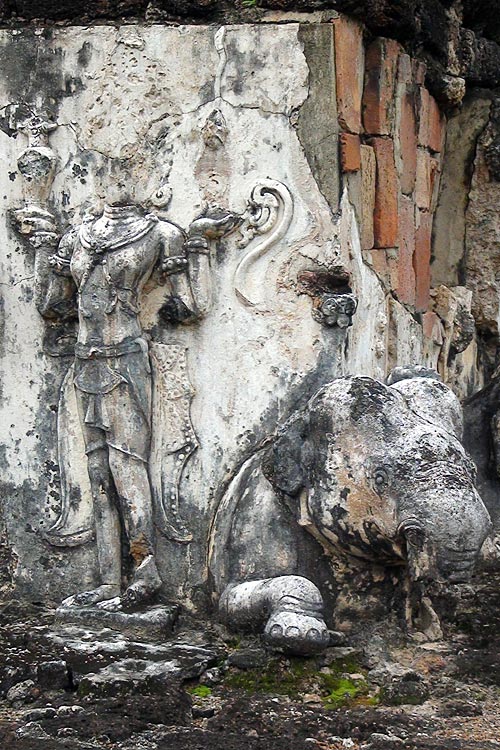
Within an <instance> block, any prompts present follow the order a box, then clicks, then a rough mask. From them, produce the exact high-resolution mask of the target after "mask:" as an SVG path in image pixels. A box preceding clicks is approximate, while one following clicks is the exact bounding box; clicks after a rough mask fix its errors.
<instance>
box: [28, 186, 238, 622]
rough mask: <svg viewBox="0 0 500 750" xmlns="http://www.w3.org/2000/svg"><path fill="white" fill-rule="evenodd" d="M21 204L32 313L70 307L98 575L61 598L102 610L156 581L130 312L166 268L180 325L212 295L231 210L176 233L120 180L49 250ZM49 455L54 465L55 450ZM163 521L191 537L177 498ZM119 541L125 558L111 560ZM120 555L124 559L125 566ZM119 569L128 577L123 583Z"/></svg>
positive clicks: (144, 351)
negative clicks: (31, 251)
mask: <svg viewBox="0 0 500 750" xmlns="http://www.w3.org/2000/svg"><path fill="white" fill-rule="evenodd" d="M19 213H20V214H22V215H21V216H20V217H19V218H20V219H21V220H22V222H24V228H25V229H24V231H25V233H26V234H29V235H30V236H31V240H32V244H35V246H38V251H37V255H38V259H37V260H38V262H37V289H36V299H37V306H38V309H39V311H40V313H41V314H42V315H43V316H44V318H46V319H47V320H48V321H51V320H54V319H55V320H57V319H61V318H64V317H66V318H68V317H69V316H71V314H72V309H73V310H74V302H75V298H76V307H77V312H78V338H77V343H76V347H75V361H74V366H73V370H72V377H73V385H74V389H75V395H76V403H77V407H78V416H79V421H80V425H81V430H82V432H83V438H84V444H85V452H86V454H87V463H88V475H89V479H90V487H91V493H92V502H93V508H94V526H95V535H96V541H97V550H98V559H99V570H100V579H101V580H100V585H99V586H98V587H97V588H95V589H93V590H91V591H84V592H81V593H77V594H75V595H73V596H71V597H69V598H67V599H66V600H65V601H64V602H63V605H64V606H77V607H81V606H89V605H94V604H97V603H99V602H106V603H107V604H104V605H103V606H105V607H108V608H111V609H112V608H122V607H123V608H127V607H130V606H133V605H137V604H141V603H143V602H147V601H149V600H150V599H151V598H152V597H153V596H154V594H155V593H156V592H157V591H158V589H159V588H160V586H161V579H160V575H159V573H158V568H157V565H156V560H155V538H154V537H155V532H154V528H155V519H154V503H153V497H152V487H151V478H150V475H149V469H148V461H149V457H150V450H151V439H152V434H151V411H152V371H151V360H150V353H149V342H148V338H147V336H146V335H145V333H144V331H143V330H142V327H141V322H140V319H139V312H140V296H141V292H142V290H143V287H144V285H145V284H146V282H148V280H149V279H150V278H151V277H152V275H153V274H155V275H156V276H157V278H158V280H159V281H160V283H167V279H166V277H168V286H169V292H168V295H167V300H168V303H167V304H166V305H165V308H166V312H165V315H166V316H167V317H168V319H169V320H170V321H172V322H190V321H192V320H195V319H196V318H198V317H200V316H202V315H203V314H204V313H205V312H206V310H207V308H208V305H209V300H210V249H209V242H208V239H207V237H212V238H213V237H215V236H220V235H221V234H222V233H224V231H225V230H226V229H227V228H228V227H229V226H230V225H231V223H232V220H233V218H232V216H231V215H229V216H227V217H225V218H223V219H202V220H198V222H194V223H193V225H192V227H191V230H190V232H189V238H188V239H186V236H185V235H184V233H183V232H182V231H181V230H180V229H179V228H178V227H177V226H175V225H174V224H172V223H170V222H167V221H161V220H159V219H158V218H157V217H156V216H155V215H153V214H147V213H145V212H144V211H143V210H142V209H141V208H140V207H139V206H137V205H134V204H133V203H131V202H130V200H129V201H128V202H127V195H126V193H124V188H123V187H121V186H118V187H117V188H113V190H112V191H111V190H110V191H108V195H107V199H106V204H105V206H104V211H103V213H102V215H101V216H99V217H97V218H96V217H95V216H93V217H90V218H89V219H88V220H86V221H84V222H83V223H82V224H81V226H79V227H76V228H73V229H71V230H70V231H68V232H67V233H66V234H65V235H64V236H63V237H62V239H61V240H60V242H59V243H58V245H57V248H56V250H55V252H54V251H53V250H52V252H50V251H49V252H47V245H48V246H50V242H47V239H48V236H47V232H46V231H45V230H46V229H47V227H46V226H45V225H44V224H43V221H46V220H47V217H45V219H44V218H43V217H41V216H40V212H39V211H34V212H31V213H30V209H29V208H28V209H24V210H23V211H22V212H19ZM26 227H28V229H27V228H26ZM43 246H45V247H43ZM195 297H196V298H195ZM73 314H74V313H73ZM59 460H60V463H63V462H64V456H61V455H60V456H59ZM57 523H58V522H56V525H55V526H56V527H57ZM168 527H169V530H170V538H173V539H175V540H176V541H179V542H185V541H189V538H190V536H189V532H188V531H187V529H186V528H185V527H184V524H183V522H182V520H181V518H180V516H179V515H178V512H177V507H176V504H175V503H172V504H171V505H170V506H169V517H168ZM53 528H54V527H53ZM56 530H60V529H57V528H56ZM122 538H124V539H125V541H126V545H125V546H126V548H128V552H129V560H128V561H125V560H124V561H122V559H121V558H122V556H121V548H122V543H121V540H122ZM122 563H128V569H127V565H123V564H122ZM122 568H123V569H124V570H125V572H126V573H127V577H128V585H127V587H126V589H125V591H124V592H122V586H121V581H122V573H123V572H124V570H122Z"/></svg>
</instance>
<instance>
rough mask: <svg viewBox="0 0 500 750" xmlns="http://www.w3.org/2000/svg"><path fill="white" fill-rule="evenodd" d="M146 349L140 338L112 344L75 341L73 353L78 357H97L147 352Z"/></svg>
mask: <svg viewBox="0 0 500 750" xmlns="http://www.w3.org/2000/svg"><path fill="white" fill-rule="evenodd" d="M147 350H148V345H147V342H146V340H145V339H142V338H138V339H132V340H129V341H121V342H120V343H119V344H113V345H112V346H106V345H104V344H81V343H79V342H77V344H76V346H75V355H76V356H77V357H78V359H99V358H101V357H122V356H123V355H124V354H133V353H134V352H147Z"/></svg>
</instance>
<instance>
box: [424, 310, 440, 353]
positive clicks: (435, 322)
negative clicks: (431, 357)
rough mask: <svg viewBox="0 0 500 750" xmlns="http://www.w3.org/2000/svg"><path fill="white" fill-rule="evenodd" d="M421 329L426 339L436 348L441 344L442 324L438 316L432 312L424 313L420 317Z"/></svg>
mask: <svg viewBox="0 0 500 750" xmlns="http://www.w3.org/2000/svg"><path fill="white" fill-rule="evenodd" d="M422 328H423V331H424V336H425V337H426V338H428V339H431V340H432V341H433V342H434V343H435V344H437V345H438V346H441V345H442V344H443V341H444V338H443V324H442V323H441V318H440V317H439V315H436V313H435V312H432V310H428V311H427V312H426V313H424V314H423V315H422Z"/></svg>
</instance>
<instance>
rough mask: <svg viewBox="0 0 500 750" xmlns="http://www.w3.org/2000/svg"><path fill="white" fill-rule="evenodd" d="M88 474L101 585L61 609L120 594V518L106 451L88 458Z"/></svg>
mask: <svg viewBox="0 0 500 750" xmlns="http://www.w3.org/2000/svg"><path fill="white" fill-rule="evenodd" d="M87 460H88V472H89V479H90V487H91V490H92V500H93V505H94V519H95V531H96V542H97V554H98V559H99V571H100V577H101V585H100V586H98V588H96V589H93V590H92V591H84V592H82V593H80V594H75V595H74V596H70V597H69V598H68V599H65V600H64V602H63V606H65V607H68V606H73V607H84V606H88V605H92V604H96V603H97V602H101V601H104V600H107V599H112V598H113V597H115V596H118V595H119V593H120V581H121V554H120V551H121V550H120V546H121V540H120V518H119V514H118V509H117V507H116V499H115V492H114V487H113V479H112V476H111V470H110V467H109V461H108V451H107V449H106V448H102V447H100V448H96V449H95V450H92V451H91V452H90V453H89V454H88V456H87Z"/></svg>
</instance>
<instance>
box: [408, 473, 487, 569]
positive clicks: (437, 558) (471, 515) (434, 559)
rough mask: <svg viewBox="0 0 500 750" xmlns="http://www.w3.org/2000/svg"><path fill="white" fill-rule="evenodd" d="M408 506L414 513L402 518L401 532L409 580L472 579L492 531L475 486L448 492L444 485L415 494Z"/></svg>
mask: <svg viewBox="0 0 500 750" xmlns="http://www.w3.org/2000/svg"><path fill="white" fill-rule="evenodd" d="M436 501H439V502H438V503H436ZM407 507H411V510H412V515H411V516H408V515H407V517H406V518H405V519H404V520H403V521H402V522H401V524H400V526H399V532H400V536H401V538H402V540H403V542H404V544H405V546H406V557H407V564H408V573H409V577H410V580H412V581H414V582H418V581H422V582H431V581H437V582H442V583H464V582H467V581H468V580H470V578H471V576H472V573H473V571H474V566H475V563H476V561H477V559H478V556H479V553H480V550H481V547H482V545H483V543H484V541H485V539H486V537H487V536H488V534H489V533H490V531H491V519H490V517H489V514H488V511H487V510H486V508H485V506H484V505H483V502H482V500H481V498H480V497H479V495H478V494H477V492H476V490H475V489H474V488H473V487H472V486H470V487H465V488H463V489H462V490H461V491H459V492H456V491H455V492H446V485H444V487H443V486H441V487H439V491H438V492H437V493H436V494H435V495H434V494H433V493H432V492H428V493H426V494H425V495H423V496H417V497H413V499H412V501H411V504H410V503H408V504H407Z"/></svg>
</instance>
